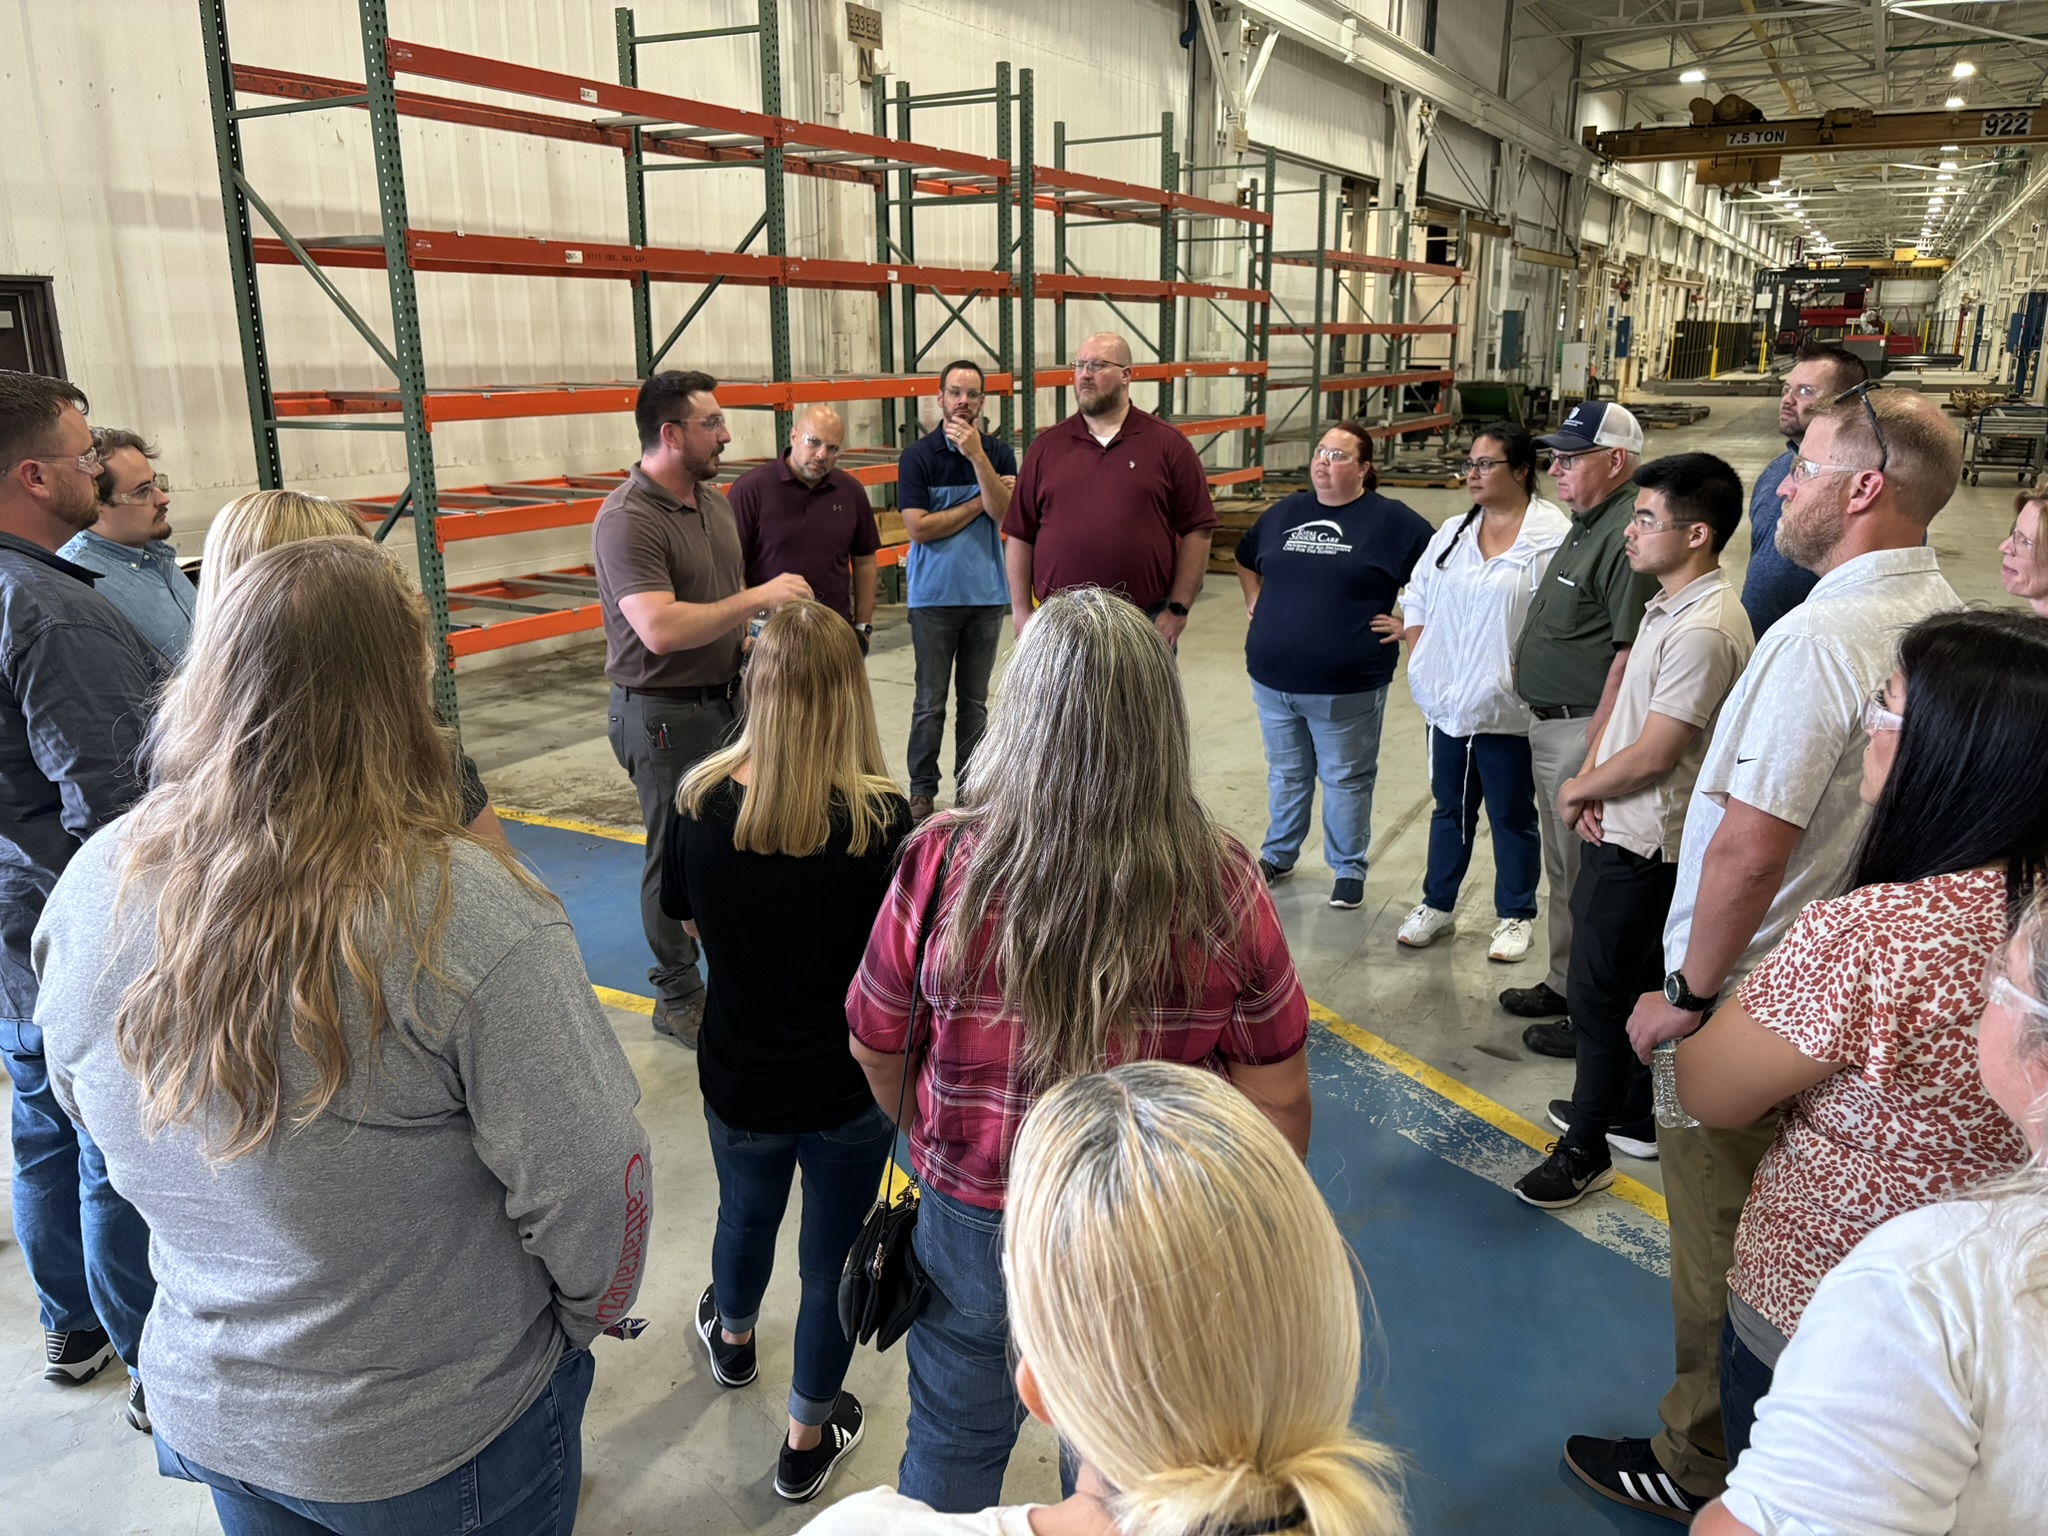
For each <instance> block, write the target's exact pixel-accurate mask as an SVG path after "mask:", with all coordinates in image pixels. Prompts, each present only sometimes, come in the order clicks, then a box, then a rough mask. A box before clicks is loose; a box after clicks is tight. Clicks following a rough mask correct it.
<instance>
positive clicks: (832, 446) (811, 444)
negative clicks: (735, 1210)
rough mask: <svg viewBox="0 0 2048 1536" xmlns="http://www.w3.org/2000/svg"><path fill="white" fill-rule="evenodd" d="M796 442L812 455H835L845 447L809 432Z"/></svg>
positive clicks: (722, 422)
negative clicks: (820, 452) (821, 453)
mask: <svg viewBox="0 0 2048 1536" xmlns="http://www.w3.org/2000/svg"><path fill="white" fill-rule="evenodd" d="M724 424H725V423H724V421H723V420H722V419H721V421H720V422H719V425H720V426H723V425H724ZM797 441H798V442H799V443H801V444H803V446H804V447H806V448H808V449H810V450H811V452H813V453H816V452H818V451H819V450H821V449H822V450H823V451H824V452H826V453H828V454H837V453H838V452H839V451H840V450H841V449H842V448H843V447H844V446H845V445H844V444H842V443H828V442H826V441H825V439H823V438H822V437H814V436H812V435H811V434H810V433H809V432H806V433H805V434H804V435H803V436H802V437H800V438H798V439H797Z"/></svg>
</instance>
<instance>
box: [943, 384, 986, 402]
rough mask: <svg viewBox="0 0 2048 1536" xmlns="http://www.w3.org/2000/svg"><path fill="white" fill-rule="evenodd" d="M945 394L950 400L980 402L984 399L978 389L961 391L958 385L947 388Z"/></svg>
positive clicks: (949, 385) (950, 385)
mask: <svg viewBox="0 0 2048 1536" xmlns="http://www.w3.org/2000/svg"><path fill="white" fill-rule="evenodd" d="M944 394H945V396H946V398H947V399H948V400H980V399H982V398H983V394H982V391H980V390H978V389H961V388H959V387H958V386H957V385H952V384H948V385H947V386H946V388H945V390H944Z"/></svg>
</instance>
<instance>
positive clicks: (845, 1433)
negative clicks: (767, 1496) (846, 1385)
mask: <svg viewBox="0 0 2048 1536" xmlns="http://www.w3.org/2000/svg"><path fill="white" fill-rule="evenodd" d="M864 1417H865V1415H863V1413H862V1412H861V1406H860V1399H859V1398H857V1397H855V1396H854V1395H853V1394H852V1393H851V1392H841V1393H840V1394H839V1401H838V1402H837V1403H835V1404H834V1405H833V1407H832V1417H831V1418H829V1419H827V1420H826V1421H825V1425H824V1434H823V1436H822V1437H821V1438H820V1439H819V1441H818V1443H817V1444H816V1445H815V1446H813V1447H811V1449H810V1450H808V1451H797V1450H792V1449H790V1445H789V1442H788V1441H787V1440H785V1441H783V1442H782V1454H781V1456H779V1457H777V1458H776V1462H775V1493H776V1496H777V1497H778V1498H784V1499H787V1500H789V1502H790V1503H792V1504H808V1503H810V1501H811V1500H812V1499H815V1498H816V1497H817V1496H818V1495H819V1494H821V1493H823V1492H824V1491H825V1480H826V1479H827V1478H829V1477H830V1476H831V1475H832V1469H833V1468H834V1467H836V1466H838V1465H839V1463H840V1462H842V1461H844V1460H846V1458H847V1457H848V1456H851V1455H852V1454H853V1448H854V1447H855V1446H857V1445H859V1444H860V1437H861V1434H862V1433H863V1430H864V1428H865V1426H864V1424H863V1422H862V1421H863V1419H864Z"/></svg>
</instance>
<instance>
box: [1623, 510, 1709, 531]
mask: <svg viewBox="0 0 2048 1536" xmlns="http://www.w3.org/2000/svg"><path fill="white" fill-rule="evenodd" d="M1698 521H1699V519H1698V518H1696V517H1674V518H1673V519H1671V521H1670V522H1668V523H1660V522H1658V521H1657V519H1656V518H1655V517H1654V516H1652V515H1651V514H1650V513H1648V512H1635V513H1631V514H1630V515H1629V520H1628V525H1629V527H1631V528H1633V529H1635V531H1636V532H1637V533H1669V532H1670V531H1671V530H1672V529H1674V528H1690V527H1691V526H1692V525H1693V524H1694V523H1696V522H1698Z"/></svg>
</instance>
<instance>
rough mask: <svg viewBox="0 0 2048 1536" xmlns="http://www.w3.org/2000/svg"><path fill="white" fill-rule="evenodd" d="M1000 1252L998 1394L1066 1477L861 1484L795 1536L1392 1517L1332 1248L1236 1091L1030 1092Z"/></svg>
mask: <svg viewBox="0 0 2048 1536" xmlns="http://www.w3.org/2000/svg"><path fill="white" fill-rule="evenodd" d="M1003 1254H1004V1273H1005V1275H1006V1276H1007V1278H1008V1281H1009V1303H1010V1326H1011V1331H1012V1334H1013V1336H1014V1339H1015V1343H1016V1353H1017V1357H1018V1360H1017V1365H1016V1372H1015V1374H1016V1382H1017V1390H1018V1393H1019V1396H1020V1397H1021V1398H1022V1400H1023V1402H1024V1404H1025V1405H1026V1407H1027V1408H1028V1409H1029V1410H1030V1412H1031V1414H1032V1415H1033V1417H1035V1418H1038V1419H1041V1420H1043V1421H1044V1422H1045V1423H1047V1424H1049V1425H1051V1426H1052V1427H1053V1428H1054V1429H1055V1430H1056V1431H1058V1433H1059V1436H1060V1439H1061V1441H1062V1442H1063V1443H1064V1445H1065V1447H1066V1449H1067V1451H1068V1452H1069V1453H1070V1455H1071V1456H1072V1457H1073V1458H1074V1459H1076V1460H1077V1461H1078V1462H1079V1463H1080V1464H1081V1470H1080V1475H1079V1478H1078V1483H1079V1486H1078V1488H1077V1490H1076V1491H1075V1493H1074V1494H1073V1495H1072V1496H1071V1497H1069V1498H1067V1499H1066V1500H1065V1501H1064V1502H1063V1503H1059V1504H1054V1505H1050V1506H1025V1507H1018V1506H1012V1507H1010V1508H996V1509H988V1510H984V1511H982V1512H981V1513H979V1514H978V1515H974V1516H969V1517H966V1518H962V1517H960V1516H957V1515H940V1514H936V1513H934V1512H933V1511H931V1510H930V1509H928V1508H926V1507H925V1506H924V1505H922V1504H920V1503H916V1502H914V1501H912V1500H909V1499H906V1498H904V1497H902V1496H901V1495H899V1494H897V1493H893V1492H891V1491H889V1490H887V1489H876V1490H874V1491H873V1492H870V1493H865V1494H859V1495H856V1496H855V1497H853V1498H851V1499H848V1500H846V1501H844V1502H843V1503H841V1504H839V1505H837V1506H836V1507H835V1508H834V1509H833V1510H832V1511H831V1512H830V1513H829V1514H827V1515H825V1516H823V1517H821V1518H820V1519H818V1520H816V1521H814V1522H813V1523H812V1524H811V1526H810V1527H809V1528H808V1531H807V1532H806V1536H868V1533H881V1532H888V1533H890V1536H1220V1533H1224V1532H1235V1533H1250V1532H1288V1533H1291V1536H1399V1533H1401V1532H1402V1531H1403V1530H1405V1528H1406V1524H1405V1521H1404V1520H1403V1518H1402V1514H1401V1501H1400V1495H1399V1492H1398V1476H1397V1459H1396V1457H1395V1455H1394V1453H1393V1452H1392V1451H1390V1450H1388V1449H1387V1448H1386V1447H1385V1446H1383V1445H1380V1444H1378V1443H1376V1442H1375V1441H1372V1440H1369V1439H1367V1438H1366V1437H1365V1436H1363V1435H1360V1434H1359V1433H1358V1432H1357V1431H1355V1430H1354V1429H1352V1428H1351V1424H1350V1420H1351V1413H1352V1408H1353V1403H1354V1400H1355V1399H1356V1397H1357V1395H1358V1377H1359V1350H1360V1345H1361V1343H1362V1333H1363V1324H1362V1322H1361V1316H1362V1313H1363V1311H1364V1298H1363V1297H1362V1295H1361V1286H1360V1282H1359V1278H1358V1274H1357V1269H1356V1265H1355V1261H1354V1260H1353V1258H1352V1255H1351V1251H1350V1249H1349V1248H1347V1247H1346V1246H1345V1243H1344V1239H1343V1237H1342V1236H1341V1235H1340V1234H1339V1233H1338V1231H1337V1224H1336V1223H1335V1222H1334V1221H1333V1220H1332V1219H1331V1217H1330V1212H1329V1208H1328V1207H1327V1206H1326V1205H1325V1204H1324V1203H1323V1198H1322V1195H1321V1193H1320V1192H1319V1191H1318V1190H1317V1189H1316V1186H1315V1182H1314V1180H1312V1179H1311V1178H1310V1177H1309V1175H1308V1170H1307V1169H1306V1168H1304V1167H1303V1166H1302V1164H1301V1159H1300V1158H1299V1157H1298V1156H1297V1155H1296V1154H1295V1152H1294V1150H1293V1149H1292V1148H1291V1147H1289V1146H1288V1144H1287V1142H1286V1140H1285V1139H1284V1138H1283V1137H1282V1136H1281V1135H1280V1133H1279V1132H1278V1131H1277V1130H1275V1129H1274V1127H1273V1125H1272V1124H1271V1122H1270V1121H1268V1120H1267V1119H1266V1117H1265V1116H1263V1115H1262V1114H1260V1113H1259V1111H1258V1110H1257V1109H1255V1108H1254V1107H1253V1106H1252V1104H1251V1102H1250V1101H1249V1100H1247V1099H1246V1098H1245V1097H1244V1096H1243V1095H1242V1094H1240V1093H1237V1092H1235V1091H1233V1090H1232V1089H1231V1088H1230V1087H1229V1086H1228V1085H1227V1084H1225V1083H1224V1082H1222V1081H1221V1080H1219V1079H1218V1078H1216V1077H1214V1076H1212V1075H1211V1074H1209V1073H1206V1072H1198V1071H1194V1070H1192V1069H1190V1068H1188V1067H1184V1066H1177V1065H1172V1064H1169V1063H1166V1062H1134V1063H1132V1064H1130V1065H1128V1066H1122V1067H1118V1068H1116V1069H1115V1070H1113V1071H1110V1072H1106V1073H1097V1074H1093V1075H1090V1076H1085V1077H1079V1078H1075V1079H1072V1080H1070V1081H1068V1082H1067V1083H1065V1084H1063V1085H1062V1086H1060V1087H1058V1088H1055V1089H1053V1090H1052V1091H1051V1092H1050V1093H1049V1094H1047V1095H1046V1096H1045V1098H1043V1099H1042V1100H1040V1101H1039V1103H1038V1105H1037V1107H1035V1108H1034V1109H1033V1110H1032V1111H1031V1114H1030V1115H1029V1117H1028V1118H1027V1119H1026V1120H1025V1122H1024V1128H1023V1131H1022V1133H1021V1134H1020V1135H1019V1136H1018V1138H1017V1148H1016V1155H1015V1158H1014V1160H1013V1161H1012V1163H1011V1167H1010V1204H1009V1223H1008V1226H1007V1228H1006V1230H1005V1232H1004V1235H1003ZM1219 1318H1229V1319H1247V1318H1256V1319H1257V1320H1258V1322H1257V1326H1255V1327H1247V1326H1224V1327H1219V1326H1217V1320H1218V1319H1219Z"/></svg>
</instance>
